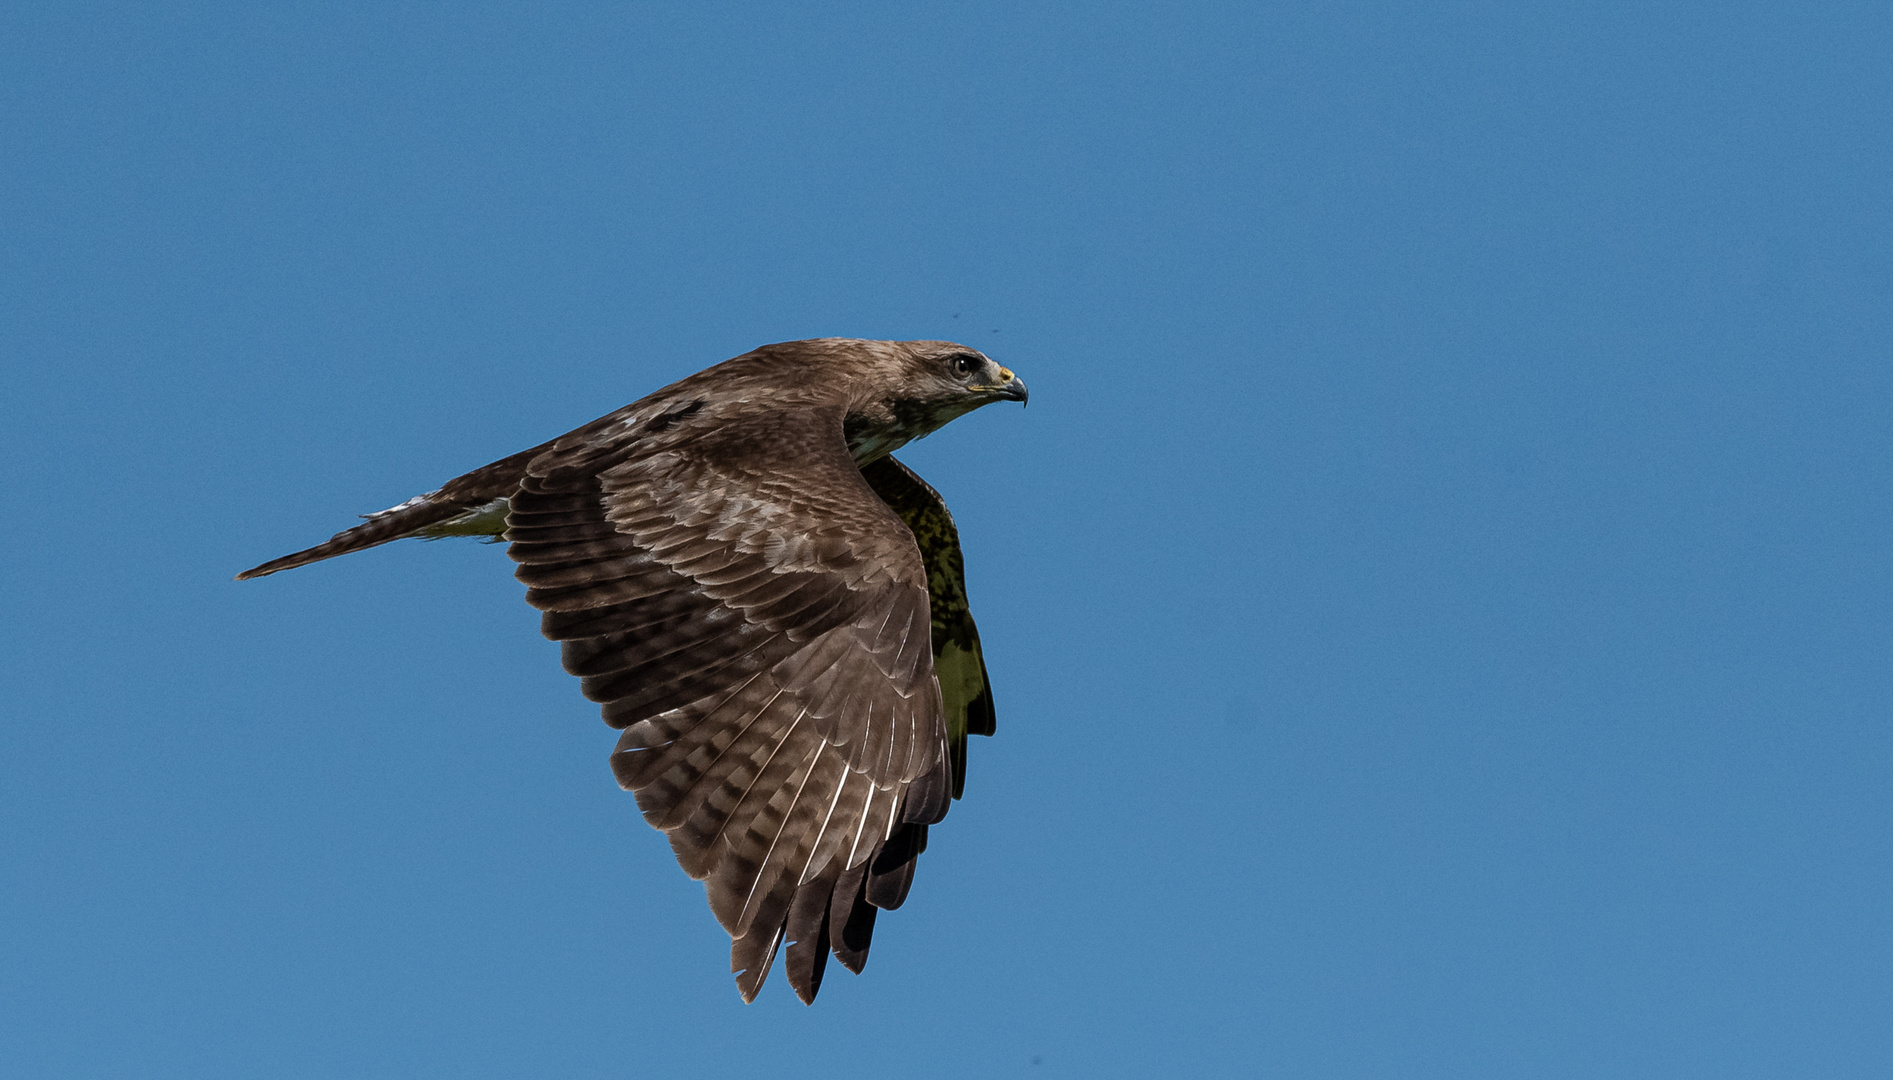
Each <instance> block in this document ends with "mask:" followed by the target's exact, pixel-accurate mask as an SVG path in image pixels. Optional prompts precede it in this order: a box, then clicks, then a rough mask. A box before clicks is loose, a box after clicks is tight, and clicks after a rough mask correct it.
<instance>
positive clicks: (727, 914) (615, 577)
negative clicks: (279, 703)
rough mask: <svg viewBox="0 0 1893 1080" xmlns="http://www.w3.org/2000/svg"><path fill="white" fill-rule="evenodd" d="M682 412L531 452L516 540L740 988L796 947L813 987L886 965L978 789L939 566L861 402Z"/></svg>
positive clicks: (550, 620) (793, 970)
mask: <svg viewBox="0 0 1893 1080" xmlns="http://www.w3.org/2000/svg"><path fill="white" fill-rule="evenodd" d="M660 415H664V416H671V417H673V419H672V420H670V421H669V422H668V423H666V424H665V425H664V426H663V427H662V428H661V429H659V430H658V431H656V432H652V431H650V430H649V425H645V426H644V428H643V429H641V430H638V431H636V432H635V438H636V444H635V445H632V446H629V447H626V446H619V445H615V444H614V443H613V439H614V438H616V439H630V438H632V437H633V436H632V435H623V436H619V435H614V434H613V433H611V432H609V431H602V432H594V434H593V436H592V437H591V438H589V439H585V440H580V441H578V442H576V443H573V444H571V445H567V444H566V442H565V441H564V440H561V441H559V442H555V443H553V444H551V445H550V448H549V449H548V450H547V451H545V452H543V453H542V454H540V455H539V456H538V457H537V458H535V459H534V460H532V461H531V462H530V465H529V467H528V468H526V469H525V470H524V472H523V476H522V477H521V479H520V481H519V485H518V488H517V490H516V492H515V493H514V494H513V495H512V496H511V498H512V502H511V515H510V518H509V521H508V529H507V533H506V537H507V539H508V540H509V541H510V543H511V546H510V548H509V553H510V554H511V555H512V557H513V559H514V560H516V561H517V562H518V564H519V565H518V568H517V571H516V572H517V576H518V577H519V579H520V581H522V582H524V583H525V584H526V586H527V594H526V598H527V601H528V602H529V603H531V604H532V605H533V606H534V607H537V608H539V609H540V610H541V611H542V612H543V615H542V623H543V625H542V629H543V630H544V632H545V635H546V636H547V637H548V638H551V639H553V640H556V641H558V642H560V647H561V657H562V660H563V662H564V664H565V667H566V670H567V671H569V672H571V673H572V674H573V675H576V676H578V677H579V679H580V686H581V689H582V690H583V692H584V693H585V695H586V696H587V697H589V698H591V699H592V700H594V701H597V702H599V703H600V704H601V706H602V713H603V716H604V718H605V720H606V722H607V723H610V724H611V725H613V726H615V727H618V728H622V729H623V734H622V736H621V737H620V739H619V742H618V746H617V748H616V749H615V750H614V751H613V753H612V756H611V765H612V771H613V773H614V774H615V775H616V776H617V778H618V782H619V783H620V784H621V785H622V786H623V787H625V788H626V789H628V790H630V791H631V792H633V793H634V794H635V795H636V797H637V801H638V807H639V809H640V810H642V811H643V813H644V816H645V819H646V820H647V821H649V822H650V823H651V825H653V826H654V827H656V828H658V829H661V830H663V831H664V832H665V833H666V834H667V835H668V836H669V838H670V843H671V848H672V850H673V851H674V852H675V854H676V856H677V861H678V863H679V864H680V865H681V866H682V867H683V869H684V870H685V872H686V873H688V874H690V876H692V877H694V878H698V879H700V880H702V881H703V882H704V887H705V891H706V894H707V897H708V899H709V902H710V910H711V912H712V913H713V914H714V915H715V916H716V918H717V921H718V922H719V923H721V924H722V926H723V928H724V929H725V930H726V931H728V932H729V934H730V937H731V948H730V964H731V970H732V971H733V972H735V973H736V976H737V979H736V982H737V989H738V990H739V991H740V992H741V993H742V995H743V997H744V999H745V1000H750V999H753V998H754V997H755V995H756V993H757V991H758V990H759V989H760V988H761V986H762V983H763V980H764V979H765V978H766V977H767V975H768V972H769V969H770V967H771V966H772V964H773V963H774V959H775V957H776V955H777V953H778V952H782V951H784V950H786V956H787V959H786V961H785V965H784V966H785V970H786V971H787V972H788V978H789V982H790V985H791V986H792V987H793V988H794V989H795V992H796V993H797V995H799V996H800V997H801V998H802V1000H804V1001H813V1000H814V997H815V994H816V992H817V990H819V989H820V986H821V979H822V974H823V971H824V969H825V966H826V963H827V955H828V954H829V953H830V952H833V953H834V954H835V956H836V957H837V959H839V960H840V961H841V963H842V964H843V965H844V966H845V967H847V968H849V969H850V970H852V971H859V970H860V969H861V966H862V965H863V964H865V963H866V961H867V954H868V947H869V944H870V939H871V937H872V933H873V926H874V912H875V911H876V910H877V909H887V908H894V907H898V906H899V905H900V904H901V903H902V902H903V901H904V900H905V899H906V895H907V890H908V887H909V885H910V884H911V882H912V880H913V872H914V865H915V861H916V859H917V858H918V856H919V855H920V853H921V851H923V850H924V849H925V846H926V826H927V824H928V823H930V822H934V821H938V820H939V819H940V818H941V817H942V816H944V815H945V813H946V808H947V804H948V802H949V798H950V796H951V795H952V794H956V793H957V788H958V777H957V773H956V769H955V762H956V760H958V759H957V758H956V757H955V753H954V750H953V746H954V745H955V744H953V743H952V742H951V740H950V735H949V726H950V722H949V718H948V715H947V714H946V713H945V712H944V711H943V707H942V697H941V686H940V683H939V681H938V680H937V679H936V678H935V671H934V666H935V657H936V654H937V653H938V649H939V644H940V641H941V630H940V622H939V619H938V617H937V616H936V615H934V614H933V613H932V605H931V603H930V596H929V594H930V592H934V591H935V590H934V586H935V584H936V583H935V582H934V580H933V578H934V576H935V575H934V574H933V573H932V567H931V565H930V563H929V562H928V561H926V560H925V559H923V548H922V547H921V546H919V545H917V544H916V541H915V533H914V532H913V531H911V529H910V525H909V524H908V523H907V522H906V521H904V520H903V518H904V517H905V515H902V514H899V513H897V511H898V509H899V508H898V507H893V508H892V509H890V505H891V504H890V503H889V502H885V501H883V499H884V498H885V495H884V494H882V493H881V492H880V489H879V488H878V486H876V487H871V486H870V484H869V482H868V481H866V480H864V478H863V476H862V473H861V472H860V471H859V470H858V469H856V467H855V465H854V462H853V461H852V460H851V459H850V458H849V457H848V453H847V450H846V447H845V445H844V444H843V441H842V438H841V434H840V417H839V415H832V416H831V415H821V414H817V413H810V414H807V415H798V414H789V415H788V416H787V417H786V418H785V416H784V414H783V413H782V412H780V411H778V412H777V413H775V414H774V425H775V426H774V430H773V432H772V434H773V435H774V442H773V443H770V444H767V445H752V444H753V443H754V439H753V438H749V437H748V436H749V434H750V433H746V432H745V431H744V430H743V429H741V428H732V427H731V426H729V425H724V426H718V425H717V424H716V420H717V419H718V417H717V410H716V409H715V408H714V407H709V408H699V409H695V410H689V411H685V410H683V409H680V408H669V409H666V410H665V411H664V412H663V413H662V414H660ZM626 426H627V428H628V427H629V425H626ZM746 440H747V441H746ZM896 467H897V468H898V466H896ZM902 472H903V473H904V474H905V475H908V476H911V474H907V473H905V470H904V469H903V470H902ZM916 482H917V480H916ZM930 490H931V489H929V491H930ZM877 494H880V495H881V497H877ZM934 498H935V500H936V503H937V498H938V497H937V496H935V497H934ZM944 512H945V511H944V507H941V508H940V509H939V514H941V515H944ZM946 521H947V528H948V529H949V530H950V529H951V519H950V518H949V519H946ZM949 536H950V532H949ZM952 559H953V560H954V570H953V574H954V580H955V581H956V582H957V574H958V571H957V560H958V549H957V546H955V547H954V548H953V551H952ZM958 595H960V596H962V597H963V595H964V590H963V587H960V592H959V594H958ZM962 606H963V605H962ZM963 621H964V622H965V630H966V631H967V632H970V625H971V624H970V620H963ZM956 635H958V636H956ZM948 637H949V638H951V639H952V640H955V641H964V640H965V637H964V633H963V632H962V627H961V625H960V622H958V621H956V622H953V623H951V624H950V632H949V634H948ZM971 655H974V656H977V641H976V639H974V642H973V647H972V653H971ZM982 675H983V673H982ZM957 685H958V684H956V686H957ZM980 685H981V686H982V687H983V678H982V680H981V682H980ZM962 696H963V694H962ZM951 700H953V701H954V702H956V705H955V707H956V708H957V709H958V710H960V713H964V711H965V709H966V706H965V704H964V702H963V701H962V700H961V698H960V697H954V698H952V699H951ZM956 715H958V714H956ZM954 722H955V723H958V724H959V725H960V730H961V731H964V729H965V728H964V721H963V720H962V721H954ZM963 744H964V735H963V734H961V735H960V736H959V737H958V743H957V745H959V746H961V747H963ZM960 755H961V757H963V749H962V750H961V751H960Z"/></svg>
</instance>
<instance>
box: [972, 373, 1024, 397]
mask: <svg viewBox="0 0 1893 1080" xmlns="http://www.w3.org/2000/svg"><path fill="white" fill-rule="evenodd" d="M973 389H975V390H984V391H986V392H987V393H989V394H997V395H999V397H1000V398H1002V399H1004V400H1006V401H1016V402H1018V403H1019V404H1021V405H1023V404H1025V398H1026V390H1025V380H1024V379H1021V378H1019V377H1018V376H1017V375H1014V374H1013V373H1012V369H1011V368H1000V369H999V381H998V382H997V383H994V384H993V385H991V386H976V387H974V388H973Z"/></svg>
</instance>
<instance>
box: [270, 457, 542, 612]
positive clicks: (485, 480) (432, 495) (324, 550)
mask: <svg viewBox="0 0 1893 1080" xmlns="http://www.w3.org/2000/svg"><path fill="white" fill-rule="evenodd" d="M550 445H552V444H551V443H542V444H540V445H538V446H535V447H533V448H532V449H530V450H522V451H520V452H519V453H517V454H514V455H513V456H511V457H507V458H501V459H500V460H498V461H495V462H494V463H492V464H491V465H484V466H481V467H480V468H478V469H475V470H473V471H472V472H470V473H467V474H466V475H464V476H458V477H455V478H454V479H452V480H449V481H447V482H446V483H445V484H442V485H441V486H440V490H438V491H430V492H428V493H427V494H425V495H417V496H415V497H414V498H412V499H409V500H408V501H407V502H404V503H402V504H401V505H400V506H396V507H391V508H389V509H387V510H383V511H381V512H380V513H376V514H368V515H366V518H367V520H365V521H363V522H362V523H361V524H360V525H357V526H355V527H354V528H352V529H344V530H342V531H341V532H339V533H336V534H335V535H334V536H332V537H330V538H329V540H328V541H327V542H326V543H321V544H317V545H316V546H315V547H312V548H309V549H307V550H304V551H298V552H296V553H295V554H293V555H285V556H283V557H282V558H280V559H271V560H270V561H269V562H266V563H264V564H263V565H261V566H253V567H251V568H250V569H248V570H245V571H244V572H243V573H241V574H238V575H237V580H238V581H248V580H250V579H251V578H260V577H264V576H266V575H269V574H274V573H276V572H277V571H279V570H293V569H295V568H296V567H298V566H307V565H308V564H310V563H312V562H321V561H322V560H323V559H333V558H334V557H336V556H337V555H347V554H349V553H350V552H353V551H362V550H364V549H367V548H371V547H378V546H380V545H382V544H385V543H387V542H388V541H390V540H400V539H403V538H405V537H409V536H454V535H465V536H479V535H498V534H499V533H500V532H502V531H504V529H505V521H504V515H503V514H502V515H500V516H498V517H493V516H491V515H489V514H487V513H485V511H487V510H490V509H492V504H493V503H494V501H495V500H499V499H506V498H509V497H510V496H511V495H512V494H513V492H514V491H516V490H517V489H518V488H519V482H520V480H522V479H524V477H525V475H526V467H527V466H528V465H529V464H530V463H531V462H532V459H533V458H535V457H537V456H538V455H539V454H540V452H542V451H544V450H545V449H546V447H548V446H550ZM502 505H503V504H502ZM456 519H460V520H456ZM463 522H464V523H465V526H466V527H457V526H461V525H462V524H463ZM489 522H491V523H492V524H489Z"/></svg>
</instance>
